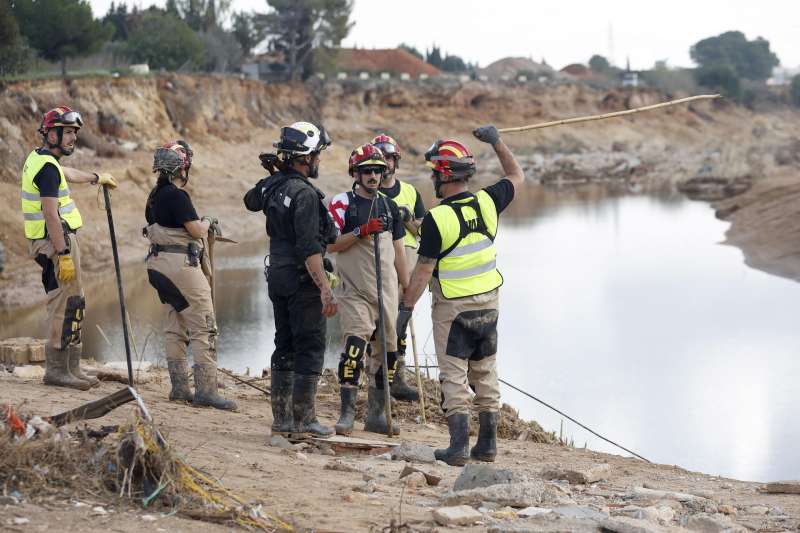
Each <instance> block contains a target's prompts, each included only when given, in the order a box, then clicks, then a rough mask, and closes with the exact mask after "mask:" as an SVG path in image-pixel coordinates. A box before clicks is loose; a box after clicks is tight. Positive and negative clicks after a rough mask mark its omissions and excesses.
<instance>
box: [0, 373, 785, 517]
mask: <svg viewBox="0 0 800 533" xmlns="http://www.w3.org/2000/svg"><path fill="white" fill-rule="evenodd" d="M151 373H152V376H149V377H148V379H147V381H148V382H147V383H145V384H141V385H139V387H138V390H139V391H140V393H141V395H142V397H143V399H144V401H145V402H146V404H147V406H148V408H149V411H150V413H151V415H152V417H153V418H154V420H155V422H156V424H157V425H158V427H159V428H160V430H161V431H162V432H163V433H164V435H165V436H166V438H167V440H168V442H169V443H170V446H172V447H173V448H174V449H175V450H176V451H177V452H178V453H179V454H181V455H183V456H185V457H186V459H187V460H188V462H189V463H190V464H192V465H194V466H195V467H199V468H201V469H203V470H204V471H205V472H207V473H209V474H211V475H212V476H214V477H215V478H217V479H219V480H221V481H222V483H223V484H224V485H225V486H226V487H227V488H228V489H229V490H231V491H232V492H233V493H235V494H237V495H238V496H240V497H241V498H242V499H243V500H244V501H246V502H254V501H256V502H259V503H261V504H262V505H263V510H264V512H266V513H270V514H273V515H277V516H279V517H280V518H282V519H283V520H285V521H287V522H289V523H291V524H293V525H294V526H295V528H296V530H297V531H301V530H302V531H310V530H314V531H341V532H345V531H381V530H383V528H386V527H388V526H389V525H390V524H391V523H392V521H394V522H395V524H396V527H395V529H393V531H448V530H452V529H457V530H459V531H487V530H488V531H497V532H501V531H509V532H510V531H566V530H568V531H600V530H601V528H604V530H606V531H608V530H610V531H619V532H626V531H641V532H656V531H678V530H681V529H680V528H684V529H683V530H686V529H689V530H693V531H723V530H724V531H746V530H750V531H765V532H766V531H770V532H772V531H775V532H777V531H791V530H794V529H795V528H796V527H797V526H798V524H800V497H798V496H797V495H786V494H784V495H781V494H766V493H763V492H762V489H763V488H764V485H763V484H761V483H753V482H745V481H736V480H732V479H726V478H722V477H716V476H709V475H705V474H700V473H696V472H690V471H687V470H684V469H681V468H680V467H678V466H671V465H659V464H649V463H645V462H644V461H641V460H638V459H633V458H625V457H620V456H617V455H611V454H603V453H597V452H593V451H590V450H582V449H575V448H569V447H565V446H561V445H557V444H537V443H534V442H529V441H520V440H507V439H500V440H499V441H498V457H497V462H496V463H494V465H492V466H493V467H494V468H497V469H502V470H505V471H508V472H511V477H512V478H513V480H514V484H510V485H495V488H494V489H492V490H488V489H483V490H484V492H483V493H478V495H475V494H474V493H471V492H462V493H459V492H455V493H453V492H452V488H453V485H454V483H455V482H456V480H457V479H458V476H459V475H460V474H461V473H462V472H463V469H462V468H458V467H450V466H447V465H445V464H444V463H434V464H429V463H423V462H414V463H413V464H414V466H415V467H417V468H419V469H421V470H423V471H425V472H427V473H429V474H433V475H436V476H439V477H441V478H442V480H441V482H440V483H439V484H438V485H437V486H428V485H427V483H425V482H424V480H423V478H422V477H412V478H406V480H399V479H398V478H399V475H400V472H401V470H403V468H404V466H405V465H406V463H405V462H404V461H393V460H389V459H388V458H385V457H383V456H362V455H347V454H343V453H339V454H338V455H330V453H331V452H330V450H325V449H320V448H316V447H314V446H310V447H295V448H287V449H284V448H282V447H280V446H270V445H269V442H270V437H269V426H270V424H271V414H270V408H269V403H268V402H267V401H265V399H264V397H263V395H262V394H261V393H259V392H258V391H255V390H252V389H250V388H247V387H244V386H241V385H236V384H234V382H233V381H232V380H230V379H228V378H225V379H224V380H223V382H224V384H225V389H224V391H223V392H224V394H225V395H226V396H228V397H230V398H234V399H235V400H236V401H237V402H238V404H239V410H238V412H236V413H224V412H220V411H215V410H213V409H196V408H192V407H190V406H187V405H183V404H178V403H173V402H168V401H167V400H166V396H167V393H168V390H169V380H168V378H167V376H166V373H165V372H163V371H157V370H154V371H152V372H151ZM0 387H2V390H3V391H4V392H3V396H4V398H6V399H8V398H14V404H15V405H17V406H20V405H23V406H24V409H25V410H26V411H27V412H31V413H37V414H42V415H46V414H53V413H56V412H59V411H61V410H65V409H68V408H71V407H75V406H76V405H78V404H80V403H83V402H86V401H90V400H91V399H93V398H97V397H100V396H101V395H106V394H110V393H112V392H113V391H115V390H118V389H119V387H120V385H119V384H114V383H106V382H104V383H102V384H101V385H100V386H99V387H98V388H96V389H93V390H92V391H88V392H83V393H81V392H75V391H68V390H66V389H58V388H53V387H45V386H43V385H42V384H41V383H39V382H38V381H23V380H20V379H18V378H15V377H13V376H11V375H10V374H8V373H5V372H2V373H0ZM318 406H319V407H318V415H319V417H320V419H321V421H322V422H323V423H326V424H333V422H334V421H335V420H336V413H337V409H338V397H337V395H336V394H335V391H334V389H333V388H332V387H331V386H329V385H327V383H326V382H324V381H323V385H322V386H321V388H320V396H319V403H318ZM132 410H133V407H131V406H130V405H129V406H124V407H121V408H118V409H117V410H115V411H113V412H112V413H111V414H109V415H107V416H106V417H104V418H102V419H99V420H94V421H89V422H88V423H86V425H87V426H88V428H90V429H91V428H94V429H99V427H100V426H101V425H109V424H122V423H125V422H126V421H128V420H129V419H130V417H131V413H132ZM409 412H410V411H409ZM77 426H80V427H84V424H83V423H81V424H78V425H77ZM73 427H74V426H73ZM360 427H361V425H360V423H357V424H356V428H360ZM400 427H401V429H402V434H401V435H400V436H399V437H398V438H397V439H396V440H397V441H404V440H407V441H411V442H414V443H418V444H424V445H429V446H433V447H442V446H446V445H447V442H448V438H447V430H446V427H444V426H441V425H438V424H431V423H429V424H427V425H421V424H417V423H415V422H414V421H412V420H409V419H405V420H401V422H400ZM354 437H360V438H367V439H373V440H375V439H378V440H382V439H384V438H383V437H381V436H379V435H374V434H370V433H364V432H361V431H356V432H355V433H354ZM472 439H473V442H474V437H473V438H472ZM384 440H385V439H384ZM301 448H302V449H301ZM570 471H572V472H573V473H572V474H570V473H569V472H570ZM575 472H577V473H584V475H588V476H590V478H589V479H585V478H584V479H581V478H580V476H579V475H577V474H575ZM482 475H484V476H487V475H488V474H486V473H485V472H484V474H482ZM490 477H491V476H490ZM500 477H502V475H501V476H500ZM506 477H508V474H506ZM559 478H569V479H571V480H572V482H569V481H564V480H559ZM508 480H509V479H506V481H508ZM461 483H463V482H459V486H461ZM519 483H522V484H523V485H524V487H525V488H522V485H519ZM498 486H499V487H501V488H500V489H497V488H496V487H498ZM504 490H505V492H503V491H504ZM515 490H516V493H515V492H514V491H515ZM520 491H522V492H520ZM503 494H504V495H503ZM515 494H516V495H515ZM476 498H477V499H476ZM493 500H494V501H493ZM457 502H469V503H471V504H472V505H471V506H472V507H473V508H475V509H476V510H477V512H478V513H479V515H478V516H477V517H475V518H473V520H474V522H473V523H472V525H471V526H466V527H458V528H454V527H450V526H442V525H440V524H439V523H437V521H436V519H435V518H434V512H435V511H436V510H437V509H440V508H442V507H446V506H450V505H454V504H455V503H457ZM508 504H510V505H508ZM530 506H535V507H538V508H540V510H539V511H535V510H530V509H529V510H528V511H526V513H528V514H529V515H530V516H521V515H525V514H526V513H521V514H520V513H519V511H521V509H522V508H523V507H530ZM98 508H100V510H98ZM537 513H539V514H538V516H533V515H535V514H537ZM15 519H23V522H19V521H17V522H15V521H14V520H15ZM24 520H27V522H24ZM0 524H3V525H4V526H6V527H9V528H11V529H9V530H23V529H22V525H24V526H25V529H24V530H27V529H32V528H35V529H37V530H47V529H52V528H53V527H58V528H59V530H61V531H86V530H89V529H96V530H97V529H102V530H114V531H139V530H142V529H144V528H147V529H153V528H156V530H157V531H158V530H166V531H196V530H197V528H199V527H201V525H200V524H201V523H200V522H197V521H194V520H188V519H186V518H185V517H182V516H181V515H180V513H179V514H178V515H170V513H169V509H164V508H159V507H154V508H148V509H143V508H141V507H140V506H139V505H137V504H135V503H132V502H131V501H130V500H125V499H118V498H117V497H114V496H110V495H105V494H102V493H96V494H86V493H71V492H69V491H65V490H58V488H57V487H54V488H53V490H52V491H51V492H50V493H49V494H48V495H47V496H43V497H40V498H35V499H29V498H27V497H25V495H22V502H20V503H16V501H15V500H14V498H8V497H4V499H3V503H2V504H0ZM15 524H16V526H15ZM400 524H404V527H403V528H400V527H399V525H400ZM15 527H16V528H17V529H14V528H15ZM202 528H203V530H204V531H226V530H229V529H230V528H229V526H228V525H224V524H222V525H221V524H212V523H202Z"/></svg>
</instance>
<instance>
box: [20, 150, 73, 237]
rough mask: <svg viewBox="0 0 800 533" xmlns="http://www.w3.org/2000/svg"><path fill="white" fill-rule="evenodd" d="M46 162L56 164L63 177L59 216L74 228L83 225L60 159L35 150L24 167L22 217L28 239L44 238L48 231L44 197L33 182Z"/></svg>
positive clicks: (60, 184)
mask: <svg viewBox="0 0 800 533" xmlns="http://www.w3.org/2000/svg"><path fill="white" fill-rule="evenodd" d="M46 163H52V164H54V165H55V166H56V168H57V169H58V174H59V176H60V178H61V180H60V182H59V184H58V216H59V217H61V219H62V220H63V221H64V222H66V223H67V226H69V228H70V229H72V230H76V229H78V228H80V227H81V226H82V225H83V219H82V218H81V213H80V211H78V206H76V205H75V202H73V201H72V198H70V196H69V187H68V186H67V179H66V177H65V176H64V170H63V169H62V168H61V165H59V164H58V160H57V159H56V158H55V157H53V156H52V155H49V154H47V155H42V154H39V153H38V152H37V151H36V150H34V151H32V152H31V153H30V154H29V155H28V158H27V159H26V160H25V166H24V167H22V217H23V219H24V220H25V237H27V238H28V239H43V238H44V236H45V233H46V232H45V221H44V212H43V211H42V198H41V196H39V187H37V186H36V184H35V183H34V182H33V178H35V177H36V174H38V173H39V171H40V170H41V169H42V167H44V165H45V164H46Z"/></svg>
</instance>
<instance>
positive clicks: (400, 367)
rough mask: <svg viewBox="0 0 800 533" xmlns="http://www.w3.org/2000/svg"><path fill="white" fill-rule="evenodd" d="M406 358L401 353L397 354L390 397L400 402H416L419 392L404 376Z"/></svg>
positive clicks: (405, 374) (405, 373) (406, 374)
mask: <svg viewBox="0 0 800 533" xmlns="http://www.w3.org/2000/svg"><path fill="white" fill-rule="evenodd" d="M407 376H408V373H407V372H406V358H405V356H403V355H399V354H398V356H397V370H395V372H394V380H393V381H392V387H391V392H392V398H394V399H395V400H399V401H401V402H418V401H419V393H418V392H417V389H415V388H413V387H411V386H410V385H409V384H408V382H407V381H406V378H407Z"/></svg>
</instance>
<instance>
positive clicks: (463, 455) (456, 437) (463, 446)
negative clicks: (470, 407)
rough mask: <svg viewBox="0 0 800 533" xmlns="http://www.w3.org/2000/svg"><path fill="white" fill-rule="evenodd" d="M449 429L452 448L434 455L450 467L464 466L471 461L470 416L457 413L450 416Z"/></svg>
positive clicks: (437, 451)
mask: <svg viewBox="0 0 800 533" xmlns="http://www.w3.org/2000/svg"><path fill="white" fill-rule="evenodd" d="M447 429H448V430H449V431H450V447H449V448H445V449H443V450H441V449H440V450H435V451H434V452H433V455H434V456H435V457H436V459H438V460H439V461H444V462H445V463H447V464H449V465H450V466H464V465H465V464H467V459H469V456H468V455H467V450H468V449H469V415H468V414H466V413H456V414H453V415H450V416H448V417H447Z"/></svg>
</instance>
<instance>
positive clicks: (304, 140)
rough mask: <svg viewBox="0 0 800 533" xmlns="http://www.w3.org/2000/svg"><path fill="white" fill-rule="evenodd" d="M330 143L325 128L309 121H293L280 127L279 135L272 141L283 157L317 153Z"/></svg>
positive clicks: (289, 157) (288, 157)
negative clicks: (277, 138) (278, 137)
mask: <svg viewBox="0 0 800 533" xmlns="http://www.w3.org/2000/svg"><path fill="white" fill-rule="evenodd" d="M331 144H332V141H331V138H330V136H329V135H328V132H326V131H325V128H323V127H322V126H319V127H318V126H316V125H314V124H312V123H311V122H295V123H294V124H292V125H291V126H286V127H283V128H281V137H280V139H279V140H277V141H275V142H274V143H272V146H274V147H275V148H276V149H277V151H278V154H283V156H284V159H291V158H293V157H297V156H301V155H308V154H312V153H319V152H320V151H322V150H324V149H325V148H327V147H328V146H330V145H331Z"/></svg>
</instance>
